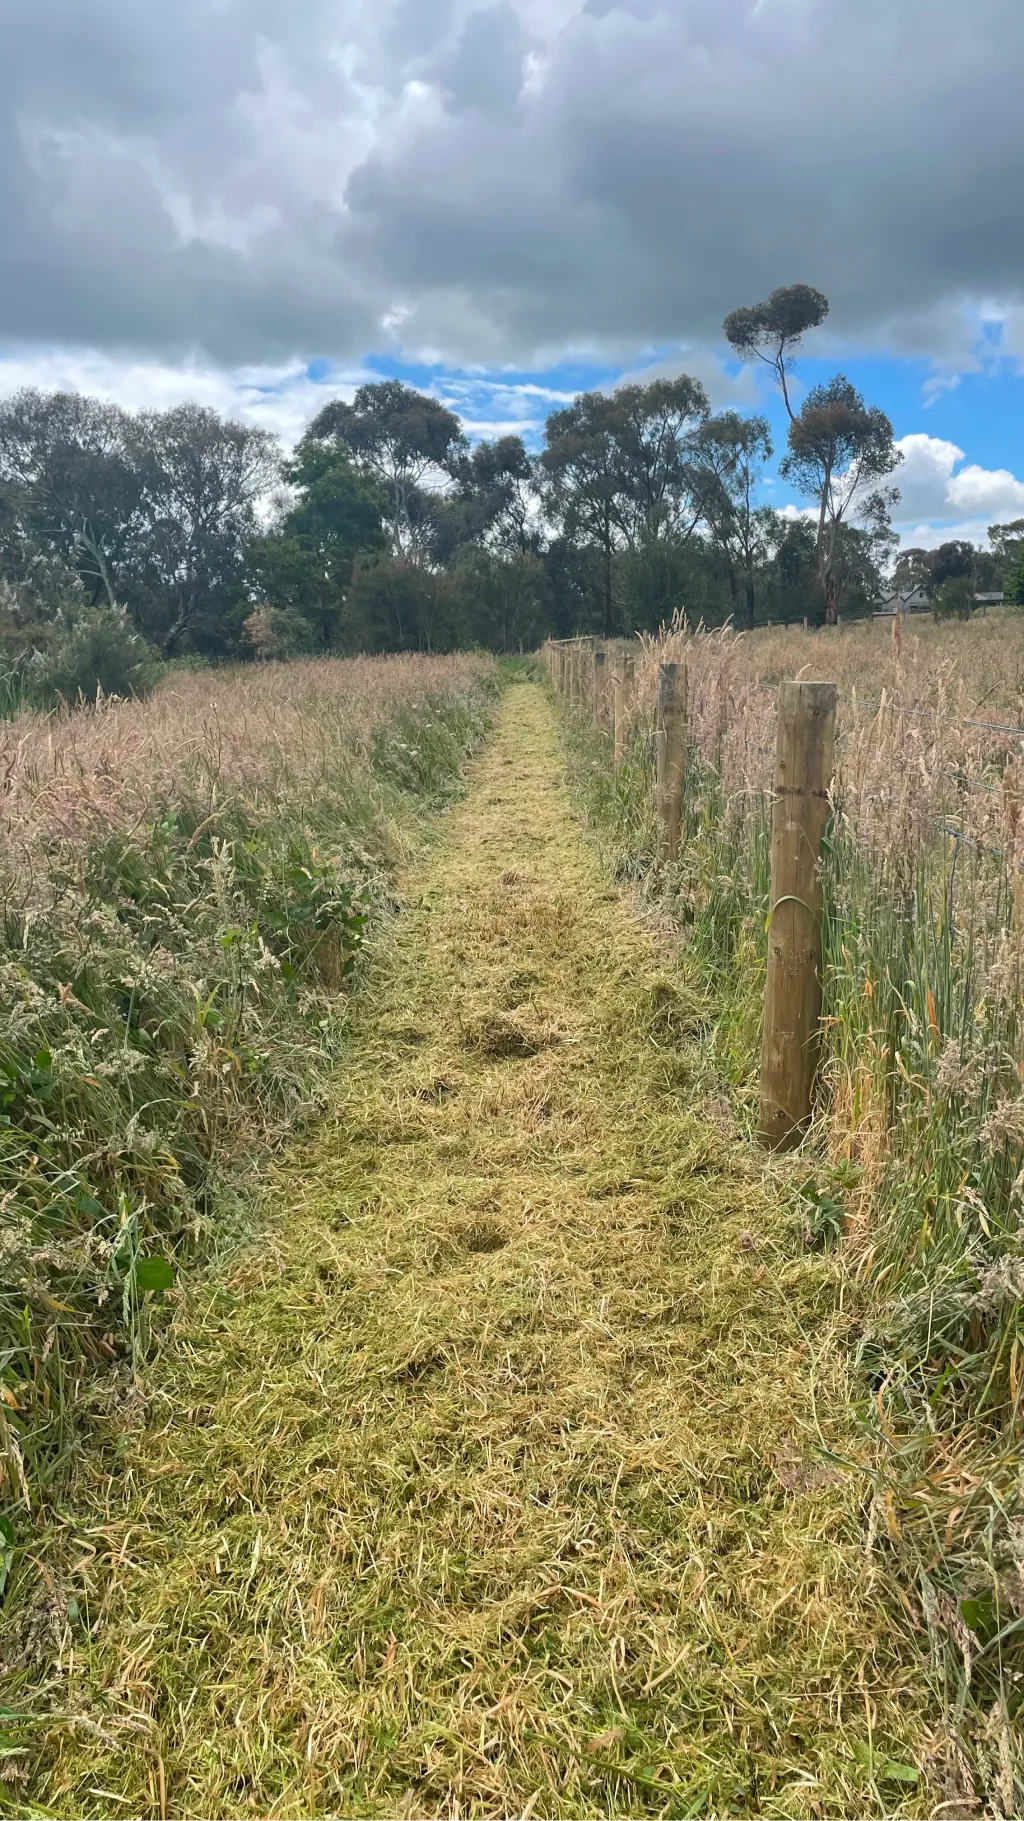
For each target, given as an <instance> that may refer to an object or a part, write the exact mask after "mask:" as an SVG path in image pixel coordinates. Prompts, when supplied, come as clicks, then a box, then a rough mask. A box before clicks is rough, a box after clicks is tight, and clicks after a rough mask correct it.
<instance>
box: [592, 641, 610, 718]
mask: <svg viewBox="0 0 1024 1821" xmlns="http://www.w3.org/2000/svg"><path fill="white" fill-rule="evenodd" d="M607 669H608V662H607V659H606V657H605V654H604V651H603V650H602V648H601V646H600V645H598V646H596V647H595V650H594V661H593V684H592V701H593V709H594V725H595V727H603V726H604V684H605V674H606V672H607Z"/></svg>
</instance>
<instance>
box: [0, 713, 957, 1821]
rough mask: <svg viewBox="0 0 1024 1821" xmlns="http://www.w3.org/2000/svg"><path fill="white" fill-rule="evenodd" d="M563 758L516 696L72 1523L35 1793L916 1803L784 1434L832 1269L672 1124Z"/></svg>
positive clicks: (687, 1100) (666, 1048)
mask: <svg viewBox="0 0 1024 1821" xmlns="http://www.w3.org/2000/svg"><path fill="white" fill-rule="evenodd" d="M559 776H560V756H559V749H558V740H557V731H556V727H555V724H554V719H553V712H552V710H551V708H550V706H549V704H548V702H547V700H546V698H545V696H544V695H543V693H542V692H541V690H540V689H538V688H536V687H533V686H529V685H522V686H518V687H515V688H513V689H511V690H510V691H509V693H508V694H507V696H506V697H505V700H504V702H503V704H502V707H501V709H500V711H499V719H498V726H497V730H496V734H495V737H494V739H493V741H492V743H491V745H490V747H489V749H488V751H487V753H486V754H485V756H484V757H483V758H482V759H481V760H479V761H478V762H477V764H476V765H475V767H474V770H473V774H472V777H471V787H470V790H469V793H468V796H467V798H466V800H465V802H464V803H463V804H462V805H461V806H460V807H459V808H458V809H457V810H456V811H455V812H454V813H453V815H452V817H451V819H450V822H449V824H448V826H447V828H446V830H445V833H444V836H443V838H442V840H441V842H440V844H439V845H438V846H437V848H436V849H435V850H434V852H433V854H432V855H431V857H430V859H429V860H428V861H427V862H426V863H425V865H424V866H423V867H422V869H421V870H420V872H419V873H418V874H417V875H416V876H415V877H414V878H413V879H412V880H411V881H410V882H409V890H410V902H409V904H408V906H407V908H406V911H405V912H404V914H403V915H402V916H401V917H400V918H399V919H398V920H397V922H396V924H395V925H394V927H393V929H392V930H391V932H390V934H389V936H388V938H387V942H386V945H385V947H384V948H383V949H382V951H381V953H380V955H379V957H378V959H377V962H376V965H375V970H374V977H373V979H372V981H371V983H370V986H369V987H368V989H367V991H366V993H365V995H364V996H363V998H362V1000H361V1003H360V1006H359V1009H358V1012H357V1033H356V1039H355V1043H354V1048H353V1052H352V1055H351V1059H350V1061H349V1063H348V1065H347V1067H346V1069H345V1071H344V1074H343V1077H342V1079H341V1081H340V1083H339V1095H338V1102H337V1108H336V1114H335V1117H334V1120H333V1123H331V1124H329V1125H328V1126H327V1127H326V1129H324V1130H323V1131H322V1133H321V1134H320V1135H319V1137H318V1139H317V1141H316V1143H315V1145H313V1146H310V1147H307V1148H306V1149H305V1150H304V1151H303V1152H301V1153H300V1154H298V1155H297V1156H296V1157H295V1158H294V1159H293V1160H292V1162H291V1163H290V1165H289V1167H288V1168H287V1169H281V1170H280V1171H279V1172H278V1175H277V1177H276V1180H275V1182H274V1183H273V1184H272V1185H271V1190H272V1193H271V1197H270V1200H271V1204H272V1215H273V1218H272V1222H271V1228H270V1232H269V1235H268V1236H267V1238H266V1239H265V1241H264V1242H263V1243H262V1244H261V1246H260V1247H258V1248H257V1249H255V1250H252V1251H250V1252H248V1253H247V1254H245V1255H244V1257H243V1258H242V1259H241V1260H240V1261H236V1263H235V1266H234V1268H233V1269H232V1270H231V1271H230V1273H229V1275H228V1276H227V1278H226V1280H224V1281H221V1282H219V1283H214V1284H212V1285H211V1286H210V1287H209V1288H208V1289H207V1290H206V1291H204V1292H203V1293H202V1294H201V1296H200V1297H199V1299H198V1302H197V1304H196V1305H195V1306H194V1307H192V1308H191V1309H189V1310H184V1311H183V1312H182V1315H181V1317H180V1320H179V1322H178V1325H177V1328H176V1334H175V1339H174V1341H173V1344H172V1345H170V1346H168V1348H167V1349H166V1351H165V1353H164V1355H163V1358H162V1361H161V1363H160V1364H159V1367H158V1369H157V1372H156V1374H155V1383H154V1386H153V1388H152V1389H153V1401H152V1405H151V1409H150V1418H149V1424H148V1426H147V1427H146V1428H145V1429H144V1430H141V1431H138V1432H135V1433H129V1434H127V1435H126V1436H125V1437H124V1439H123V1441H122V1443H121V1447H120V1457H119V1459H118V1461H117V1462H116V1465H115V1469H114V1471H113V1473H112V1474H111V1475H110V1476H109V1477H106V1476H104V1478H103V1479H102V1480H99V1481H98V1482H97V1484H96V1486H95V1488H94V1491H93V1494H92V1501H91V1509H89V1510H87V1511H86V1512H85V1514H84V1515H81V1516H80V1519H79V1522H78V1526H77V1530H76V1539H75V1549H76V1551H78V1550H79V1549H80V1550H81V1553H82V1558H83V1559H82V1562H81V1563H80V1564H79V1575H80V1597H81V1599H82V1601H83V1602H85V1603H86V1604H87V1610H88V1617H89V1619H90V1620H96V1619H97V1618H99V1619H100V1620H101V1622H100V1623H99V1624H98V1625H97V1627H96V1631H95V1636H94V1637H93V1638H91V1639H89V1638H88V1637H87V1636H86V1635H84V1633H83V1630H82V1628H79V1631H78V1632H77V1633H76V1634H75V1636H74V1640H73V1643H72V1644H71V1646H70V1649H69V1652H68V1654H67V1655H66V1657H65V1660H64V1663H63V1665H62V1668H63V1680H62V1692H61V1693H60V1696H59V1702H60V1703H62V1704H63V1711H64V1712H65V1713H67V1714H73V1713H77V1714H79V1715H83V1716H84V1717H85V1721H86V1724H85V1725H84V1726H83V1725H82V1724H81V1723H80V1721H79V1722H75V1723H69V1724H61V1725H59V1726H57V1727H56V1728H54V1730H53V1732H52V1734H51V1736H50V1741H49V1744H48V1746H47V1747H46V1748H45V1749H44V1752H43V1755H42V1758H41V1761H40V1764H39V1767H38V1770H37V1773H36V1777H35V1780H34V1789H33V1792H32V1799H33V1801H34V1802H36V1803H37V1804H39V1806H40V1808H41V1809H43V1811H44V1812H48V1813H57V1814H60V1815H72V1814H73V1815H80V1814H81V1815H102V1816H105V1817H106V1816H109V1815H112V1814H117V1813H130V1814H133V1815H135V1814H140V1815H152V1814H160V1813H161V1812H163V1813H165V1814H167V1815H170V1816H189V1817H193V1816H236V1815H249V1814H258V1815H271V1814H272V1815H279V1816H306V1815H310V1816H313V1815H315V1816H328V1815H373V1816H391V1815H403V1816H413V1815H424V1816H475V1815H481V1816H494V1817H497V1816H505V1815H531V1816H535V1817H545V1816H566V1817H568V1816H583V1815H635V1814H651V1815H655V1814H659V1815H666V1816H668V1815H676V1816H685V1815H698V1814H756V1815H772V1816H802V1815H829V1816H838V1815H844V1816H845V1815H849V1816H854V1815H862V1814H871V1813H879V1812H883V1811H884V1812H887V1813H894V1812H900V1813H907V1814H915V1813H919V1812H922V1811H923V1809H924V1806H925V1805H924V1796H923V1789H922V1788H921V1787H919V1788H918V1789H917V1790H916V1791H915V1788H914V1786H913V1784H912V1783H911V1782H909V1781H908V1780H907V1775H906V1772H905V1771H903V1772H902V1773H901V1766H905V1765H906V1764H907V1763H908V1762H909V1763H910V1764H913V1762H914V1758H915V1741H917V1740H918V1739H919V1736H920V1735H919V1730H918V1729H919V1722H920V1715H921V1711H922V1707H923V1700H924V1695H923V1690H922V1687H921V1685H920V1679H919V1672H918V1671H917V1670H916V1668H915V1652H914V1650H913V1649H912V1647H911V1646H910V1645H909V1644H908V1642H907V1639H906V1637H905V1633H904V1629H903V1628H902V1627H901V1617H900V1615H901V1612H902V1608H901V1607H900V1606H899V1602H898V1600H897V1599H895V1598H894V1596H893V1593H892V1589H891V1588H890V1587H889V1586H888V1585H887V1584H886V1583H885V1581H884V1579H883V1578H882V1571H881V1570H880V1569H878V1568H877V1567H875V1566H873V1565H872V1561H871V1558H870V1557H869V1555H868V1553H867V1552H866V1549H865V1542H864V1526H863V1523H862V1521H861V1520H860V1517H859V1506H860V1504H861V1503H862V1502H863V1499H864V1482H863V1481H862V1480H860V1479H858V1477H857V1476H856V1475H846V1476H838V1475H835V1474H833V1473H832V1472H830V1471H829V1469H828V1467H827V1465H823V1463H822V1457H821V1455H820V1452H818V1450H819V1449H820V1447H821V1444H822V1442H823V1441H824V1442H825V1443H827V1444H828V1445H829V1446H832V1447H834V1448H836V1449H838V1450H839V1451H840V1452H842V1451H843V1450H844V1449H845V1448H846V1447H847V1446H848V1445H853V1444H851V1442H850V1429H849V1427H848V1417H847V1414H846V1412H845V1407H844V1399H843V1378H842V1373H841V1370H840V1366H839V1358H840V1355H839V1350H838V1347H837V1345H836V1340H835V1336H836V1331H837V1323H838V1317H837V1314H836V1310H835V1307H834V1289H833V1277H832V1274H831V1272H830V1270H829V1269H828V1267H827V1264H826V1263H825V1262H824V1261H823V1260H821V1259H820V1258H815V1257H809V1256H804V1255H802V1253H801V1249H800V1246H799V1241H798V1238H797V1233H796V1220H795V1217H793V1216H791V1215H790V1214H788V1213H787V1212H785V1211H784V1209H783V1208H782V1207H781V1206H780V1205H779V1203H778V1201H777V1200H776V1201H773V1200H772V1199H771V1197H770V1196H769V1194H768V1193H767V1191H766V1190H765V1189H764V1188H763V1186H762V1177H761V1166H760V1163H759V1161H758V1159H757V1158H756V1157H755V1156H754V1155H753V1154H751V1153H749V1152H748V1151H746V1149H745V1148H744V1147H743V1145H742V1144H741V1143H740V1142H739V1141H738V1140H737V1139H736V1137H735V1135H731V1134H730V1133H729V1131H728V1128H727V1122H726V1121H725V1120H724V1119H720V1120H719V1122H718V1123H717V1124H716V1123H715V1122H714V1121H713V1120H712V1119H709V1118H707V1117H702V1116H701V1115H700V1113H699V1112H697V1111H695V1110H694V1109H693V1107H692V1104H691V1102H692V1099H693V1094H692V1092H691V1091H689V1090H688V1080H689V1077H690V1075H691V1073H692V1072H693V1060H694V1046H695V1045H696V1044H699V1042H700V1023H699V1018H698V1016H697V1009H695V1008H694V1007H693V1006H692V1005H691V1004H690V1003H689V1002H688V1000H687V996H686V992H685V989H684V988H683V987H682V986H680V984H679V981H678V979H676V978H674V977H673V976H672V974H671V973H670V972H667V971H666V969H665V966H664V964H663V962H661V961H659V959H658V956H657V954H656V952H655V949H654V947H653V945H652V943H651V941H650V939H649V937H648V936H647V935H646V934H645V932H644V931H643V929H642V928H641V926H640V925H639V924H638V923H637V922H636V920H635V919H634V918H633V917H632V916H631V914H630V912H629V910H628V907H626V906H624V905H623V903H622V902H621V900H620V898H619V897H618V895H617V894H616V892H615V891H614V890H613V889H612V888H611V886H610V885H609V883H608V881H607V879H606V877H605V876H604V874H603V873H602V871H601V868H600V865H599V863H598V860H597V859H596V857H595V856H594V854H593V853H592V852H591V850H590V848H589V847H588V845H587V844H586V842H585V840H584V839H583V837H582V835H581V832H580V830H579V827H578V825H577V823H576V822H575V821H574V819H573V816H572V814H571V810H570V806H569V803H568V800H567V798H566V796H565V794H564V792H563V790H562V788H561V785H560V781H559ZM698 1009H699V1008H698ZM712 1111H713V1109H712ZM904 1623H905V1621H904ZM53 1699H54V1702H55V1704H58V1697H57V1696H54V1697H53Z"/></svg>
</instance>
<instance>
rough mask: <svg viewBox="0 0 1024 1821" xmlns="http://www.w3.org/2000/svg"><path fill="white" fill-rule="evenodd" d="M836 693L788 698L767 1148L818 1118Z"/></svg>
mask: <svg viewBox="0 0 1024 1821" xmlns="http://www.w3.org/2000/svg"><path fill="white" fill-rule="evenodd" d="M835 755H836V686H835V684H834V683H783V684H782V685H781V687H780V689H779V720H778V743H777V748H776V759H775V801H774V805H773V808H772V896H771V921H770V923H769V927H768V977H767V981H766V983H765V996H764V1042H763V1046H762V1050H761V1139H762V1142H763V1143H764V1144H766V1145H769V1146H770V1147H771V1148H772V1149H773V1150H777V1151H787V1150H792V1149H794V1147H795V1146H796V1145H798V1144H799V1142H800V1139H801V1137H802V1136H803V1133H804V1131H805V1130H806V1127H807V1125H808V1122H809V1120H810V1117H811V1100H812V1096H813V1093H814V1081H815V1076H816V1074H817V1070H818V1056H819V1048H820V1024H821V960H822V934H823V923H822V889H821V843H822V837H823V836H824V833H825V825H826V822H827V820H828V813H829V804H828V789H829V785H830V784H831V782H832V776H833V773H834V770H835Z"/></svg>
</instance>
